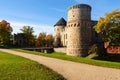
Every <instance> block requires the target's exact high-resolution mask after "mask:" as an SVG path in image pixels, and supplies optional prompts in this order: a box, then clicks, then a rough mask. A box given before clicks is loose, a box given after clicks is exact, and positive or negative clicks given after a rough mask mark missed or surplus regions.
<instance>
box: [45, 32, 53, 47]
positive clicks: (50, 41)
mask: <svg viewBox="0 0 120 80" xmlns="http://www.w3.org/2000/svg"><path fill="white" fill-rule="evenodd" d="M45 40H46V46H52V45H53V36H52V35H51V34H48V35H47V36H46V38H45Z"/></svg>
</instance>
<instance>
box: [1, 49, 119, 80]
mask: <svg viewBox="0 0 120 80" xmlns="http://www.w3.org/2000/svg"><path fill="white" fill-rule="evenodd" d="M0 51H4V52H8V53H11V54H15V55H19V56H23V57H25V58H28V59H31V60H33V61H36V62H38V63H40V64H43V65H45V66H47V67H49V68H51V69H53V70H54V71H56V72H58V73H60V74H61V75H63V76H64V77H65V78H67V79H68V80H120V69H112V68H105V67H98V66H93V65H88V64H82V63H76V62H71V61H65V60H60V59H55V58H48V57H44V56H38V55H33V54H26V53H23V52H17V51H12V50H8V49H0Z"/></svg>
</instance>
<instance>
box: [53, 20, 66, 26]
mask: <svg viewBox="0 0 120 80" xmlns="http://www.w3.org/2000/svg"><path fill="white" fill-rule="evenodd" d="M54 26H66V21H65V19H64V18H61V19H60V20H59V21H58V22H57V23H56V24H55V25H54Z"/></svg>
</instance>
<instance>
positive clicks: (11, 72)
mask: <svg viewBox="0 0 120 80" xmlns="http://www.w3.org/2000/svg"><path fill="white" fill-rule="evenodd" d="M0 80H65V79H64V78H63V77H62V76H61V75H59V74H58V73H56V72H54V71H52V70H51V69H48V68H47V67H45V66H43V65H41V64H38V63H37V62H34V61H31V60H28V59H26V58H23V57H19V56H16V55H12V54H8V53H5V52H0Z"/></svg>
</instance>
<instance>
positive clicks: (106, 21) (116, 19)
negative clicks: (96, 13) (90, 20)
mask: <svg viewBox="0 0 120 80" xmlns="http://www.w3.org/2000/svg"><path fill="white" fill-rule="evenodd" d="M114 26H120V11H119V9H115V10H114V11H112V12H111V13H106V14H105V17H104V18H103V17H101V18H100V19H99V20H98V23H97V25H95V26H94V29H95V31H96V32H97V33H100V32H104V31H105V30H108V29H109V28H110V27H114Z"/></svg>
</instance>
